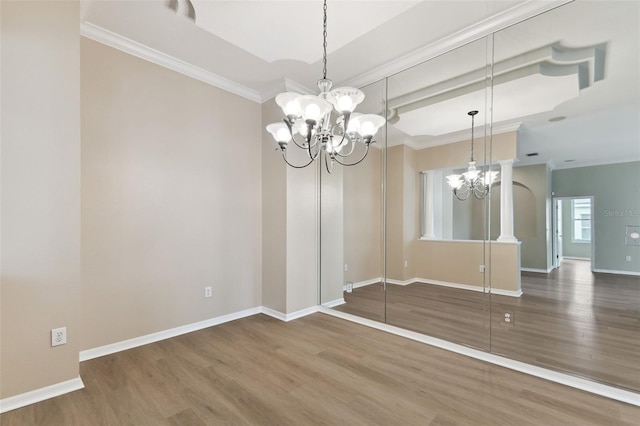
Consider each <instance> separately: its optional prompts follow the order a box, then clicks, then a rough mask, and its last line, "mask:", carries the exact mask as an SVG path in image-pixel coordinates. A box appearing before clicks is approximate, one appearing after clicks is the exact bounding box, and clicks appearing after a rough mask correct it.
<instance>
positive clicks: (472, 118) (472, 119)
mask: <svg viewBox="0 0 640 426" xmlns="http://www.w3.org/2000/svg"><path fill="white" fill-rule="evenodd" d="M470 115H471V161H473V127H474V121H475V120H474V118H475V114H470Z"/></svg>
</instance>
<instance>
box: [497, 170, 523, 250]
mask: <svg viewBox="0 0 640 426" xmlns="http://www.w3.org/2000/svg"><path fill="white" fill-rule="evenodd" d="M500 175H501V183H500V236H499V237H498V241H504V242H516V241H518V240H516V237H515V236H514V235H513V160H505V161H500Z"/></svg>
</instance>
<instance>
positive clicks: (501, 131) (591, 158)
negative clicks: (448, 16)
mask: <svg viewBox="0 0 640 426" xmlns="http://www.w3.org/2000/svg"><path fill="white" fill-rule="evenodd" d="M385 90H386V92H385ZM366 92H367V101H366V102H370V103H369V104H367V108H368V109H369V111H367V112H376V113H382V114H386V117H387V127H386V139H385V141H384V143H381V144H380V145H379V146H380V147H381V148H382V149H381V150H373V151H372V153H371V154H370V155H369V157H368V158H367V159H366V160H365V161H364V162H363V163H362V165H360V166H357V167H353V168H342V169H340V171H339V172H337V173H336V172H334V173H333V174H331V175H330V176H327V175H326V174H323V175H322V187H321V197H322V213H321V225H322V232H321V233H322V235H321V238H322V250H321V251H322V260H321V263H322V268H321V269H322V295H321V297H322V303H324V304H326V305H329V306H335V309H339V310H341V311H344V312H348V313H352V314H355V315H358V316H361V317H365V318H369V319H373V320H376V321H381V322H386V323H388V324H391V325H394V326H399V327H403V328H406V329H409V330H412V331H417V332H420V333H423V334H425V335H429V336H432V337H437V338H440V339H444V340H447V341H450V342H453V343H458V344H462V345H467V346H471V347H474V348H479V349H482V350H486V351H490V352H492V353H494V354H498V355H501V356H504V357H508V358H511V359H514V360H518V361H522V362H525V363H528V364H532V365H536V366H541V367H544V368H547V369H551V370H555V371H559V372H563V373H568V374H572V375H575V376H579V377H583V378H587V379H589V380H593V381H595V382H600V383H605V384H608V385H612V386H616V387H620V388H624V389H628V390H632V391H635V392H640V185H639V184H638V183H639V182H640V3H639V2H637V1H607V2H595V1H594V2H591V1H576V2H571V3H569V4H567V5H564V6H561V7H559V8H556V9H554V10H551V11H549V12H547V13H544V14H541V15H539V16H536V17H534V18H531V19H529V20H527V21H524V22H521V23H519V24H517V25H514V26H512V27H509V28H507V29H504V30H502V31H499V32H497V33H495V34H492V35H491V36H488V37H487V38H483V39H479V40H477V41H475V42H473V43H470V44H468V45H465V46H463V47H461V48H458V49H455V50H453V51H451V52H449V53H447V54H444V55H441V56H439V57H437V58H434V59H431V60H429V61H427V62H425V63H424V64H421V65H418V66H416V67H413V68H411V69H408V70H406V71H404V72H402V73H399V74H397V75H393V76H390V77H388V78H387V79H386V80H385V81H382V82H379V83H377V84H375V85H372V86H370V87H368V88H366ZM382 111H385V112H382ZM476 111H477V112H476ZM379 140H380V139H379ZM325 176H327V177H326V178H325Z"/></svg>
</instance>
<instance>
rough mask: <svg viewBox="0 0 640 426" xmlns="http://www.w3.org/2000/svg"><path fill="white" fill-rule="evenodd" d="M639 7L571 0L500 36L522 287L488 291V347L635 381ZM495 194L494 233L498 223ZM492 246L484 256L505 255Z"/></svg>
mask: <svg viewBox="0 0 640 426" xmlns="http://www.w3.org/2000/svg"><path fill="white" fill-rule="evenodd" d="M639 7H640V3H638V2H635V1H634V2H625V1H622V2H617V1H607V2H583V1H578V2H573V3H570V4H568V5H566V6H563V7H560V8H558V9H555V10H553V11H551V12H548V13H546V14H543V15H540V16H538V17H535V18H532V19H530V20H528V21H526V22H523V23H520V24H518V25H516V26H513V27H511V28H508V29H505V30H504V31H500V32H498V33H496V34H495V45H494V57H495V63H494V115H493V126H494V131H495V129H499V128H501V127H513V126H517V128H518V130H517V156H516V158H517V161H516V162H515V163H514V164H513V169H512V174H513V184H512V197H513V226H514V235H515V238H516V239H517V240H518V241H519V245H520V248H521V251H520V264H521V268H522V274H521V291H522V295H521V296H520V297H509V296H506V295H501V294H499V293H494V294H492V295H491V311H492V323H491V326H492V327H491V351H492V352H494V353H496V354H500V355H505V356H507V357H510V358H513V359H517V360H519V361H524V362H527V363H530V364H534V365H539V366H542V367H546V368H550V369H553V370H559V371H562V372H567V373H571V374H575V375H579V376H582V377H586V378H590V379H592V380H595V381H598V382H603V383H607V384H611V385H615V386H619V387H623V388H628V389H631V390H635V391H640V245H639V244H638V243H637V239H636V240H634V239H633V238H631V237H630V236H629V235H630V233H631V232H633V229H637V227H638V226H640V213H639V212H640V185H638V182H640V124H639V120H640V99H639V95H640V86H639V85H640V73H639V69H638V68H639V65H640V59H639V53H640V45H639V42H640V33H639V29H640V10H639ZM494 195H495V196H494V197H492V200H491V203H492V209H491V211H492V215H491V225H492V226H491V230H492V239H493V238H498V230H499V229H500V224H501V222H503V221H504V218H503V217H502V216H501V209H500V207H499V206H500V202H501V196H502V195H504V192H503V191H500V190H497V191H494ZM634 227H635V228H634ZM497 247H499V243H498V244H492V248H491V250H492V251H491V260H492V268H495V267H496V265H497V264H499V263H501V262H504V261H505V259H503V258H502V257H501V256H498V255H497V253H496V248H497ZM491 279H492V284H495V280H496V279H497V277H496V276H495V274H493V275H492V277H491Z"/></svg>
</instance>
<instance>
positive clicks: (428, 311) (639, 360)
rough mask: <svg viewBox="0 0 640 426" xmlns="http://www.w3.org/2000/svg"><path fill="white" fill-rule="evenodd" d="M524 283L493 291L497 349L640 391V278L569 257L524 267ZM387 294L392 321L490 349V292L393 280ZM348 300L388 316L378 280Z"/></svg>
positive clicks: (353, 306)
mask: <svg viewBox="0 0 640 426" xmlns="http://www.w3.org/2000/svg"><path fill="white" fill-rule="evenodd" d="M522 290H523V293H524V294H523V295H522V296H521V297H520V298H515V297H508V296H498V295H491V302H492V304H491V351H492V352H494V353H497V354H501V355H505V356H507V357H509V358H513V359H517V360H520V361H524V362H527V363H530V364H534V365H539V366H542V367H546V368H550V369H554V370H560V371H563V372H568V373H572V374H577V375H580V376H583V377H588V378H590V379H593V380H597V381H600V382H603V383H608V384H612V385H616V386H620V387H623V388H627V389H631V390H633V391H636V392H637V391H640V278H638V277H634V276H626V275H613V274H600V273H592V272H591V270H590V263H589V262H588V261H579V260H565V261H563V263H562V265H561V267H560V268H558V269H556V270H554V271H553V272H551V273H549V274H539V273H528V272H523V274H522ZM386 297H387V322H388V323H389V324H392V325H397V326H400V327H403V328H406V329H409V330H414V331H418V332H420V333H424V334H427V335H430V336H433V337H438V338H442V339H446V340H448V341H451V342H454V343H461V344H465V345H469V346H474V347H478V348H482V349H489V331H488V330H487V329H486V328H485V327H486V324H485V322H486V321H485V320H486V319H487V318H488V316H489V313H488V312H489V311H488V309H489V306H488V303H487V302H488V298H487V296H486V295H483V294H482V293H478V292H472V291H466V290H458V289H452V288H447V287H440V286H433V285H426V284H420V283H414V284H410V285H408V286H397V285H388V286H387V295H386ZM345 300H346V302H347V303H346V304H344V305H341V306H339V307H337V308H336V309H337V310H340V311H343V312H348V313H351V314H355V315H359V316H362V317H365V318H369V319H373V320H376V321H384V303H383V301H384V294H383V292H382V286H381V285H380V284H374V285H370V286H366V287H361V288H357V289H354V290H353V293H345ZM505 312H509V313H511V314H512V319H513V322H512V323H511V325H506V324H505V323H504V313H505ZM461 313H462V314H461Z"/></svg>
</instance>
